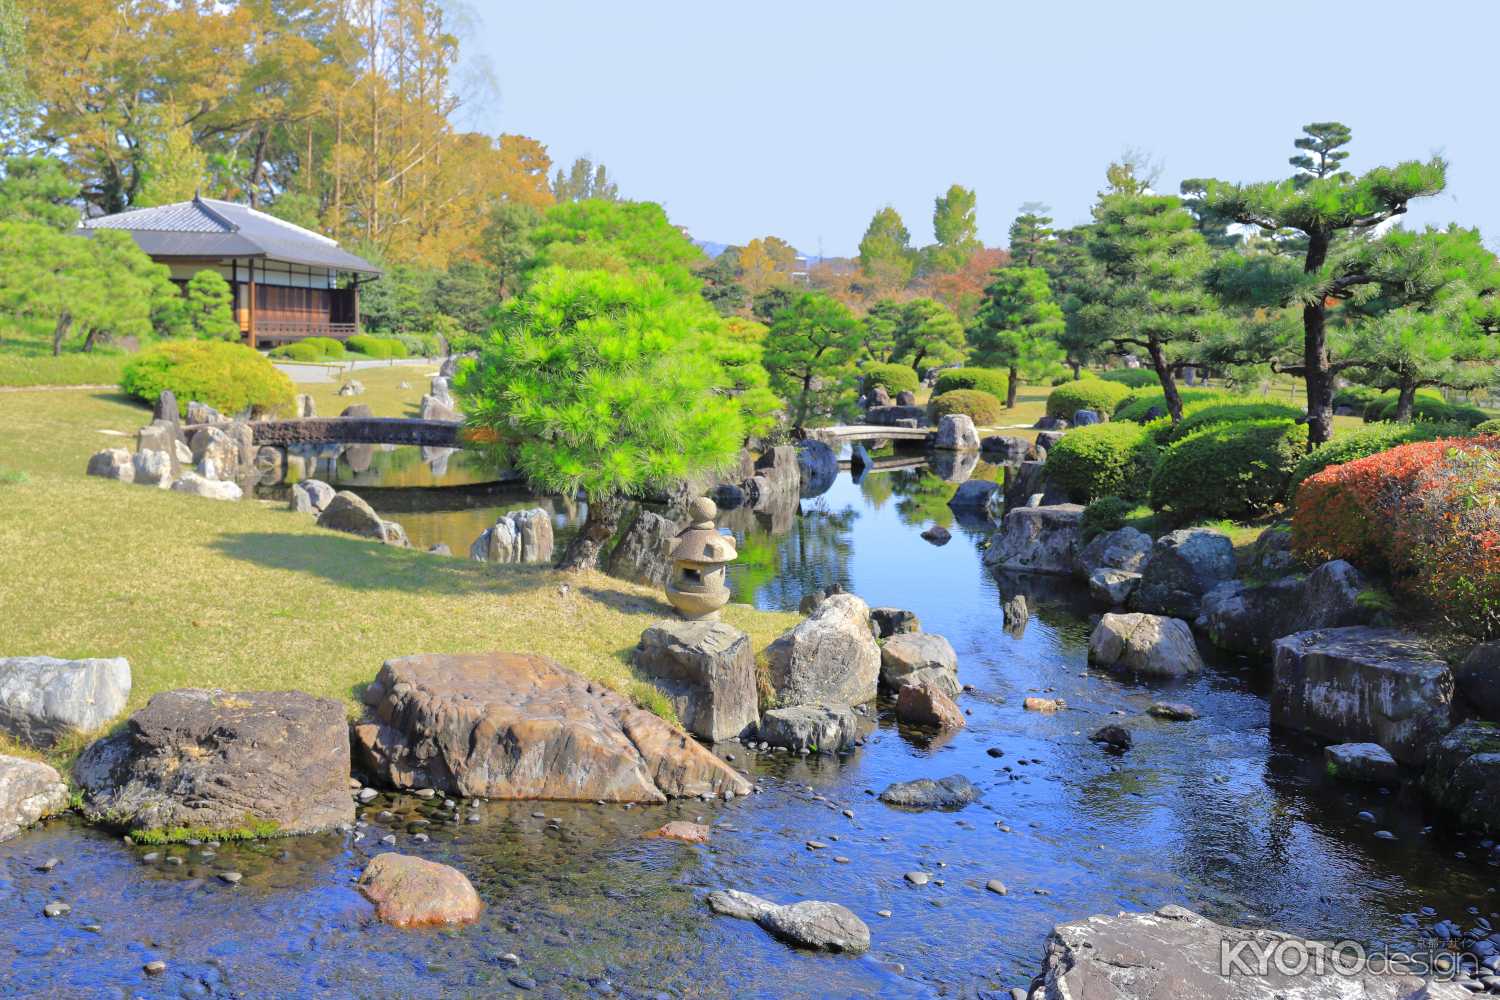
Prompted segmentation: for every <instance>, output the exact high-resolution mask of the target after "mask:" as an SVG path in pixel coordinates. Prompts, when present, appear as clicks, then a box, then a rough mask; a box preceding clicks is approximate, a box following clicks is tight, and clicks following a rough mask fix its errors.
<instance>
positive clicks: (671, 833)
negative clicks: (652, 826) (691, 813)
mask: <svg viewBox="0 0 1500 1000" xmlns="http://www.w3.org/2000/svg"><path fill="white" fill-rule="evenodd" d="M646 836H648V837H661V838H662V839H664V840H680V841H682V842H683V843H684V844H706V843H708V827H706V826H704V825H703V824H702V823H689V822H688V821H687V820H685V819H674V820H673V821H672V822H670V823H667V824H666V825H664V826H663V827H661V829H659V830H652V831H651V832H650V833H648V834H646Z"/></svg>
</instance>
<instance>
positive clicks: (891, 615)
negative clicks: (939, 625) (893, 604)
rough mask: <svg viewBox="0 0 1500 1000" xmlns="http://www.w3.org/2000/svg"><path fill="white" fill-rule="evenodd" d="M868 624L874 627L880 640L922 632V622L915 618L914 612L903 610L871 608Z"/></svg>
mask: <svg viewBox="0 0 1500 1000" xmlns="http://www.w3.org/2000/svg"><path fill="white" fill-rule="evenodd" d="M870 623H871V624H872V625H874V626H875V633H876V636H877V637H878V638H881V639H889V638H890V637H891V636H893V635H903V634H905V633H907V632H920V631H922V622H921V620H920V619H919V618H917V614H916V612H915V611H908V610H906V609H905V608H871V609H870Z"/></svg>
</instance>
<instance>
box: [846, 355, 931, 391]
mask: <svg viewBox="0 0 1500 1000" xmlns="http://www.w3.org/2000/svg"><path fill="white" fill-rule="evenodd" d="M860 377H861V378H863V379H864V385H865V392H871V391H873V390H874V388H875V387H876V386H877V385H883V386H885V391H886V392H888V393H890V394H891V396H892V397H893V398H894V397H895V396H896V394H897V393H902V392H916V391H917V386H918V385H919V384H920V382H919V381H918V379H917V371H916V369H915V368H913V367H911V366H910V365H892V364H886V363H885V362H880V361H877V362H874V363H872V364H868V365H865V367H864V369H863V370H862V371H861V372H860Z"/></svg>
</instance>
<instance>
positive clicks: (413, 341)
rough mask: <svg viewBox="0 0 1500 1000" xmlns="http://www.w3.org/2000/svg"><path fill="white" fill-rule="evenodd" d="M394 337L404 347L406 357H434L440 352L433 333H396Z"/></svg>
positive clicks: (435, 335) (436, 337)
mask: <svg viewBox="0 0 1500 1000" xmlns="http://www.w3.org/2000/svg"><path fill="white" fill-rule="evenodd" d="M396 339H397V340H399V341H401V346H402V347H404V348H406V356H407V357H412V358H435V357H438V356H439V355H440V354H441V353H442V351H441V350H440V349H439V347H438V335H437V334H435V333H398V334H396Z"/></svg>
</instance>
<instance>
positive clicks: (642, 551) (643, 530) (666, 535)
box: [608, 510, 681, 587]
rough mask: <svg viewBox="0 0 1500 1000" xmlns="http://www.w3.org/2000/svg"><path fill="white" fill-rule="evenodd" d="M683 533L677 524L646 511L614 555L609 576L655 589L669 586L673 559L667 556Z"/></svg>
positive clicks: (612, 554)
mask: <svg viewBox="0 0 1500 1000" xmlns="http://www.w3.org/2000/svg"><path fill="white" fill-rule="evenodd" d="M680 530H681V526H680V525H678V523H677V522H676V521H672V520H670V519H668V518H665V517H662V516H661V515H660V514H657V513H654V512H652V511H649V510H642V511H641V512H640V513H639V514H637V515H636V517H635V520H634V521H632V522H630V527H629V528H626V529H625V534H623V535H621V536H620V541H619V544H617V545H616V546H615V548H614V551H613V552H611V553H610V555H609V563H608V570H609V574H610V575H611V576H617V577H619V578H620V579H622V580H632V581H634V582H635V583H644V584H646V585H647V586H651V587H665V586H666V585H667V579H668V578H669V577H670V576H671V575H672V560H671V559H669V558H667V553H668V551H669V550H670V546H671V544H672V539H674V538H676V537H677V532H678V531H680Z"/></svg>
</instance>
